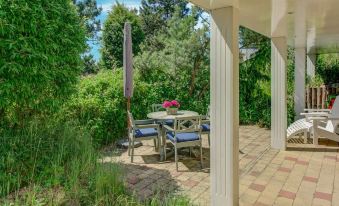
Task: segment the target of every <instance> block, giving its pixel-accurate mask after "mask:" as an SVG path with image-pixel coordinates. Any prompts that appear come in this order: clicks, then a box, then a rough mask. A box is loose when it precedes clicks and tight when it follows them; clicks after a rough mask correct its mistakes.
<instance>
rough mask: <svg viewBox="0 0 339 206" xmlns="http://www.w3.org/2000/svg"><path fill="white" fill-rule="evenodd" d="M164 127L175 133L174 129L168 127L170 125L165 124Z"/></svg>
mask: <svg viewBox="0 0 339 206" xmlns="http://www.w3.org/2000/svg"><path fill="white" fill-rule="evenodd" d="M163 127H164V128H165V129H166V130H169V131H171V132H173V131H174V129H173V128H172V127H170V126H168V125H166V124H164V125H163Z"/></svg>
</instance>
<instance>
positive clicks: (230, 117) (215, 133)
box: [191, 0, 339, 205]
mask: <svg viewBox="0 0 339 206" xmlns="http://www.w3.org/2000/svg"><path fill="white" fill-rule="evenodd" d="M191 2H192V3H193V4H195V5H197V6H200V7H202V8H204V9H206V10H208V11H210V15H211V137H212V138H211V140H212V141H211V204H212V205H239V191H241V190H240V189H239V172H240V170H239V164H238V162H239V153H238V150H239V43H238V31H239V26H240V25H241V26H244V27H247V28H250V29H252V30H254V31H256V32H258V33H260V34H263V35H265V36H267V37H269V38H271V97H272V99H271V111H272V113H271V118H272V119H271V132H270V140H271V141H270V145H271V148H273V149H277V150H281V151H284V150H286V146H287V142H286V128H287V102H286V99H287V94H286V87H287V86H286V71H287V49H288V46H290V47H293V48H294V51H295V55H294V56H295V57H294V58H295V76H294V77H295V92H294V103H295V112H296V114H297V117H296V118H301V117H300V116H299V115H298V114H300V113H301V112H303V110H304V108H305V79H306V74H307V75H311V76H312V75H314V73H315V55H316V54H318V53H333V52H337V51H338V50H339V47H338V43H339V22H338V21H337V19H339V12H338V11H337V10H338V8H339V2H338V1H336V0H323V1H318V0H191ZM282 153H283V152H282ZM299 155H303V153H300V154H299ZM323 156H324V155H323ZM326 156H331V155H326ZM284 158H285V157H284ZM284 158H282V159H283V160H284ZM286 158H287V159H291V160H292V162H294V163H296V162H298V161H299V159H298V158H297V157H294V156H291V157H286ZM331 158H332V156H331ZM331 158H330V159H331ZM332 159H336V157H333V158H332ZM322 160H323V159H322ZM302 161H304V160H302ZM324 162H326V161H325V160H324ZM286 164H287V163H286ZM334 164H335V163H334ZM283 168H285V167H283ZM282 170H284V171H289V172H291V171H292V170H291V168H287V169H286V168H285V169H282ZM284 171H283V172H284ZM281 176H283V175H281ZM306 179H307V178H306ZM240 182H241V180H240ZM259 185H260V184H259ZM254 187H257V186H256V185H254ZM258 188H262V187H261V186H258ZM280 189H281V188H280ZM259 190H261V189H259ZM263 190H264V189H263ZM279 191H281V190H279ZM282 191H283V192H282V193H283V194H281V196H288V197H290V196H291V195H292V196H293V192H295V191H290V190H282ZM285 191H286V193H285ZM305 195H306V196H308V197H312V198H313V196H314V195H315V196H317V195H320V196H322V197H324V196H326V195H323V194H322V193H321V194H320V193H319V194H318V193H316V192H313V193H311V192H310V193H305ZM327 197H329V196H327ZM331 197H332V196H331ZM328 199H330V198H328ZM240 200H241V196H240ZM240 202H241V201H240ZM254 203H255V202H254ZM268 205H269V204H268ZM282 205H287V204H282ZM320 205H323V204H320Z"/></svg>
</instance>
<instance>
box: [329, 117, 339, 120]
mask: <svg viewBox="0 0 339 206" xmlns="http://www.w3.org/2000/svg"><path fill="white" fill-rule="evenodd" d="M327 119H329V120H339V117H328V118H327Z"/></svg>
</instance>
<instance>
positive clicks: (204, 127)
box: [201, 124, 211, 132]
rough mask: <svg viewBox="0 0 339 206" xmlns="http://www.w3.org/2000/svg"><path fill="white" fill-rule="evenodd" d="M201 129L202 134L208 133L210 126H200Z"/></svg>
mask: <svg viewBox="0 0 339 206" xmlns="http://www.w3.org/2000/svg"><path fill="white" fill-rule="evenodd" d="M201 129H202V131H203V132H209V131H211V128H210V125H209V124H202V125H201Z"/></svg>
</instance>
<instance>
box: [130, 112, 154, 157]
mask: <svg viewBox="0 0 339 206" xmlns="http://www.w3.org/2000/svg"><path fill="white" fill-rule="evenodd" d="M128 117H129V118H128V119H129V124H130V131H129V132H128V133H129V135H128V136H129V141H128V155H129V156H131V162H133V156H134V142H135V141H136V140H138V141H142V140H152V139H153V141H154V147H155V149H157V148H159V142H160V136H161V130H160V126H159V124H155V123H154V122H153V121H152V120H134V118H133V115H132V113H130V112H128ZM131 151H132V154H131Z"/></svg>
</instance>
